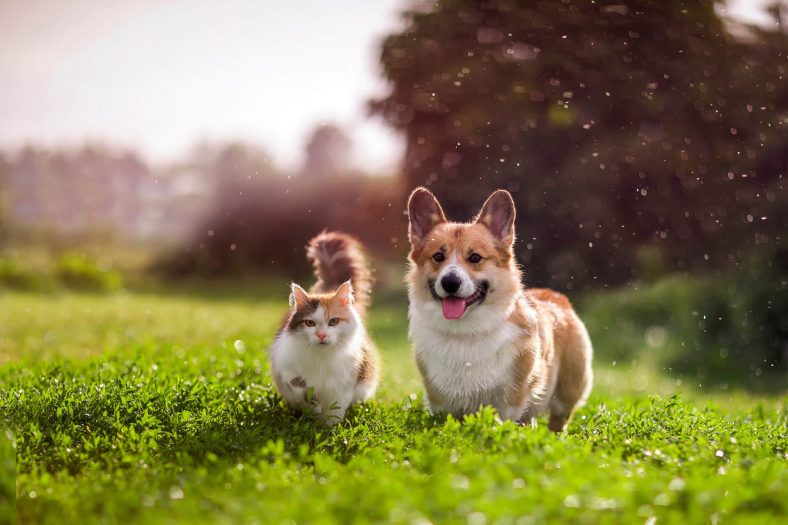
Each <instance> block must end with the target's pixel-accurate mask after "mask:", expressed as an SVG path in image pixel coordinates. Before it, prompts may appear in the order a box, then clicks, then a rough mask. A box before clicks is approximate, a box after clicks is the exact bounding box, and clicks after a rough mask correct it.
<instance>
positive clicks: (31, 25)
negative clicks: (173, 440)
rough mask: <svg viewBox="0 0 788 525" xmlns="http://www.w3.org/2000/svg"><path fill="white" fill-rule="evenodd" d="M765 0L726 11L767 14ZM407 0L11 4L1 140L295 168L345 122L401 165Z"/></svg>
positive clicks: (370, 148) (16, 0)
mask: <svg viewBox="0 0 788 525" xmlns="http://www.w3.org/2000/svg"><path fill="white" fill-rule="evenodd" d="M765 1H767V0H733V1H732V2H731V6H730V7H729V9H728V11H729V13H730V14H731V15H734V16H736V17H738V18H745V19H748V20H751V21H755V22H758V21H759V16H760V15H759V11H758V6H759V5H761V4H763V3H765ZM404 2H405V0H352V1H351V0H345V1H330V0H292V1H282V0H279V1H274V0H256V1H255V0H224V1H218V0H213V1H208V0H181V1H174V0H68V1H66V0H0V35H2V37H0V79H2V80H0V147H3V148H7V147H18V146H20V145H21V144H24V143H25V142H35V143H39V144H41V143H43V144H48V145H60V144H66V145H77V144H80V143H82V142H84V141H102V142H106V143H109V144H114V145H120V146H131V147H134V148H137V149H139V150H140V151H141V152H142V153H143V154H144V155H145V156H146V157H147V158H149V159H151V160H153V161H155V162H165V161H170V160H175V159H177V158H179V157H182V156H184V155H186V154H187V153H188V151H189V149H190V147H191V146H192V145H193V144H195V143H196V142H198V141H200V140H232V139H239V140H247V141H251V142H254V143H259V144H261V145H263V146H264V147H266V148H267V149H268V150H269V151H270V152H271V153H272V155H273V157H274V160H275V161H276V162H277V163H279V164H280V165H282V166H284V167H296V166H298V165H300V163H301V160H302V151H303V145H304V142H305V140H306V138H307V135H308V133H309V132H310V131H311V129H312V128H313V127H314V126H315V125H316V124H318V123H320V122H337V123H339V124H341V125H343V126H345V127H347V128H348V130H349V131H350V133H351V136H352V138H353V141H354V143H355V149H354V153H355V160H356V164H357V165H358V166H361V167H364V168H366V169H368V170H370V171H390V170H393V169H395V168H396V166H397V163H398V161H399V158H400V156H401V154H402V150H403V143H402V140H401V139H400V138H399V137H398V136H396V135H395V134H394V133H393V132H392V131H390V130H389V129H388V128H386V127H385V126H384V124H383V123H382V122H380V121H379V120H377V119H370V118H368V117H367V114H366V109H365V103H366V100H367V99H368V98H369V97H370V96H373V95H376V94H380V93H382V92H383V89H384V85H383V82H382V80H381V79H380V73H379V69H378V63H377V58H378V57H377V54H378V43H379V41H380V38H381V36H382V35H385V34H387V33H388V32H389V31H391V30H392V29H394V28H396V27H397V26H398V17H397V12H398V8H399V7H400V6H401V5H404ZM762 20H763V19H760V21H762Z"/></svg>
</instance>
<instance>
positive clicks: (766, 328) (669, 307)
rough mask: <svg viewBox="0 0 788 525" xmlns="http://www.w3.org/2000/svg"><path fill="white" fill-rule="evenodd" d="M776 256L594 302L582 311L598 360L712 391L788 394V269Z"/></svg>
mask: <svg viewBox="0 0 788 525" xmlns="http://www.w3.org/2000/svg"><path fill="white" fill-rule="evenodd" d="M785 260H786V256H785V253H783V252H780V251H773V252H772V254H771V255H770V256H762V257H758V258H755V259H752V260H750V261H747V262H746V263H743V264H742V265H741V266H740V267H739V268H736V269H730V270H728V271H726V272H723V273H719V274H717V275H710V276H706V277H696V276H686V275H685V276H681V275H674V276H672V277H670V278H667V279H664V280H661V281H659V282H657V283H655V284H653V285H642V284H641V285H638V284H633V285H631V286H630V287H628V288H626V289H621V290H616V291H611V292H600V293H596V294H591V295H589V296H588V297H587V298H586V300H584V301H582V302H581V312H582V313H583V317H584V319H585V321H586V324H587V325H588V328H589V331H590V332H591V338H592V340H593V341H594V343H595V348H596V356H597V359H601V360H604V361H614V360H615V361H619V362H624V363H626V362H632V361H637V360H639V359H643V358H644V357H645V358H648V359H650V360H653V361H654V362H655V364H659V365H660V366H661V367H663V368H665V369H667V370H671V371H673V373H674V374H676V375H679V376H681V377H685V378H691V379H694V380H698V381H700V382H702V383H704V384H706V385H707V386H710V387H716V388H723V389H727V388H729V387H731V388H732V387H741V388H747V389H751V390H755V391H768V390H774V389H777V390H778V391H782V390H784V389H785V387H786V384H788V383H786V374H787V373H788V347H786V344H788V268H786V266H785V262H784V261H785Z"/></svg>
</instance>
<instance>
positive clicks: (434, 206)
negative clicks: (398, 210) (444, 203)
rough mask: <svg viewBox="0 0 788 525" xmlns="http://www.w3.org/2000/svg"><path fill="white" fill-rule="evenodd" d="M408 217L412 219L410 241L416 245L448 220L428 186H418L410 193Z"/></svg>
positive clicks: (409, 232)
mask: <svg viewBox="0 0 788 525" xmlns="http://www.w3.org/2000/svg"><path fill="white" fill-rule="evenodd" d="M408 219H409V220H410V227H409V231H408V234H409V236H410V243H411V244H412V245H414V246H415V245H417V244H419V243H420V242H421V241H423V240H424V237H426V236H427V234H428V233H430V232H431V231H432V229H433V228H434V227H435V226H437V225H438V224H441V223H443V222H446V216H445V215H443V209H442V208H441V205H440V204H439V203H438V199H436V198H435V195H433V194H432V193H430V191H429V190H428V189H426V188H416V189H415V190H413V193H411V194H410V198H409V199H408Z"/></svg>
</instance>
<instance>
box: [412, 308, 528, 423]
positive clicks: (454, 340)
mask: <svg viewBox="0 0 788 525" xmlns="http://www.w3.org/2000/svg"><path fill="white" fill-rule="evenodd" d="M423 314H424V312H415V311H412V312H411V323H410V337H411V340H412V341H413V346H414V350H415V352H416V358H417V359H418V360H419V361H420V363H421V366H422V367H423V368H424V369H425V370H424V371H425V372H426V375H427V377H428V380H429V381H430V384H431V386H432V388H434V389H435V390H437V391H438V392H439V393H440V395H441V398H442V399H443V400H444V403H445V404H446V406H432V407H430V408H431V409H432V410H433V411H446V412H453V413H468V412H474V411H476V410H477V409H478V408H479V407H480V406H482V405H492V406H495V407H496V408H498V410H499V411H502V414H501V415H502V416H503V417H513V416H510V415H509V414H505V413H503V412H504V411H507V410H506V402H505V398H506V389H507V387H508V386H509V385H511V384H512V382H513V380H514V377H513V375H514V368H515V359H516V356H517V351H518V348H517V346H518V344H521V336H522V334H523V331H522V328H520V327H518V326H517V325H515V324H514V323H512V322H510V321H507V320H500V321H498V322H496V323H495V324H494V325H492V326H494V329H492V330H485V331H484V332H479V333H463V334H451V335H449V334H447V333H446V332H445V331H443V330H441V329H440V328H436V326H435V323H433V322H431V320H430V318H431V317H432V316H431V315H429V314H428V315H426V316H425V315H423ZM520 350H521V349H520ZM514 417H516V416H514Z"/></svg>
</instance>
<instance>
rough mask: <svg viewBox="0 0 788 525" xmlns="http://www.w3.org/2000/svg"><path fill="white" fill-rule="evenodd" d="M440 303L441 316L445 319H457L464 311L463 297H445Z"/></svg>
mask: <svg viewBox="0 0 788 525" xmlns="http://www.w3.org/2000/svg"><path fill="white" fill-rule="evenodd" d="M441 304H442V305H443V317H445V318H446V319H459V318H460V317H462V314H464V313H465V299H460V298H459V297H447V298H446V299H444V300H443V302H442V303H441Z"/></svg>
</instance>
